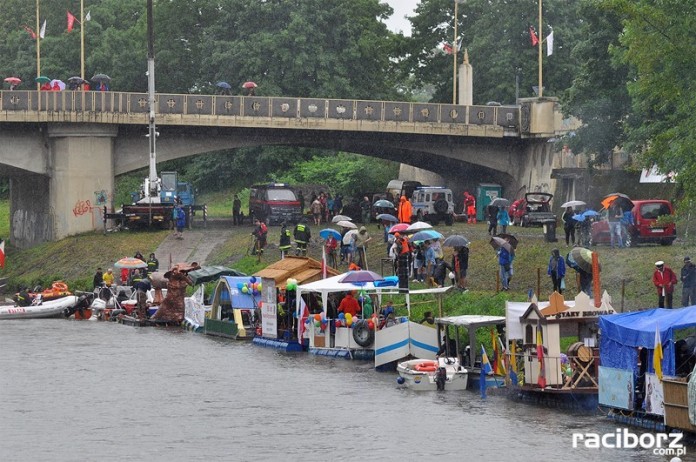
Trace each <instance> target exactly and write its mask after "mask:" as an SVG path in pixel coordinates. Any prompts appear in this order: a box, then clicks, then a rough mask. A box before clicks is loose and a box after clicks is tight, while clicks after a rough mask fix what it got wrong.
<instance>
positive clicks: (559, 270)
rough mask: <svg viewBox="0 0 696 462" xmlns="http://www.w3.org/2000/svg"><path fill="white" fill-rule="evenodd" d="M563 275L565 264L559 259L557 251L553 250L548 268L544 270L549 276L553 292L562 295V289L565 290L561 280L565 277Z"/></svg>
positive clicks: (559, 255) (559, 254)
mask: <svg viewBox="0 0 696 462" xmlns="http://www.w3.org/2000/svg"><path fill="white" fill-rule="evenodd" d="M565 273H566V268H565V262H564V261H563V257H561V253H560V251H559V250H558V249H553V250H552V251H551V258H550V259H549V266H548V268H547V270H546V274H548V275H549V276H551V283H552V284H553V290H554V292H558V293H559V294H563V289H564V288H565V283H564V282H563V278H564V277H565Z"/></svg>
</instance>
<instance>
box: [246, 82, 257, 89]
mask: <svg viewBox="0 0 696 462" xmlns="http://www.w3.org/2000/svg"><path fill="white" fill-rule="evenodd" d="M242 87H243V88H256V87H258V85H256V84H255V83H254V82H251V81H250V82H244V83H243V84H242Z"/></svg>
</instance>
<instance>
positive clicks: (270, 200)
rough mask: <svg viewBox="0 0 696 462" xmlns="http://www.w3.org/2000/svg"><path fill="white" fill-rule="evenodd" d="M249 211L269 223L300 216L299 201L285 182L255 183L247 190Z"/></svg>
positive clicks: (294, 218)
mask: <svg viewBox="0 0 696 462" xmlns="http://www.w3.org/2000/svg"><path fill="white" fill-rule="evenodd" d="M249 213H250V214H251V216H252V217H253V218H258V219H259V220H263V221H266V222H267V223H268V224H269V225H272V224H276V223H282V222H283V221H285V220H287V221H288V222H291V223H297V222H298V221H300V219H301V218H302V211H301V209H300V201H299V200H298V199H297V196H295V192H294V191H293V190H292V189H291V188H290V186H289V185H288V184H286V183H268V184H257V185H254V186H252V187H251V190H250V191H249Z"/></svg>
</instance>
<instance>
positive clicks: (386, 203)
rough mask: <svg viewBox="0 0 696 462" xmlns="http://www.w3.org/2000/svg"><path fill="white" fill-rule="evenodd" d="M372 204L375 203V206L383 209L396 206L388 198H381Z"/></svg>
mask: <svg viewBox="0 0 696 462" xmlns="http://www.w3.org/2000/svg"><path fill="white" fill-rule="evenodd" d="M372 205H373V206H374V207H380V208H383V209H393V208H394V204H392V203H391V202H389V201H388V200H386V199H380V200H378V201H377V202H375V203H374V204H372Z"/></svg>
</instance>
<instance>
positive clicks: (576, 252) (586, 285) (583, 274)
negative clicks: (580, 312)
mask: <svg viewBox="0 0 696 462" xmlns="http://www.w3.org/2000/svg"><path fill="white" fill-rule="evenodd" d="M593 253H594V252H592V251H591V250H590V249H586V248H584V247H580V246H577V245H576V246H575V247H573V249H572V250H571V251H570V252H568V255H567V256H566V261H565V263H566V266H568V267H569V268H573V269H574V270H575V272H576V273H578V275H579V276H580V291H581V292H585V293H586V294H587V296H589V297H592V295H593V294H592V254H593Z"/></svg>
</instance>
